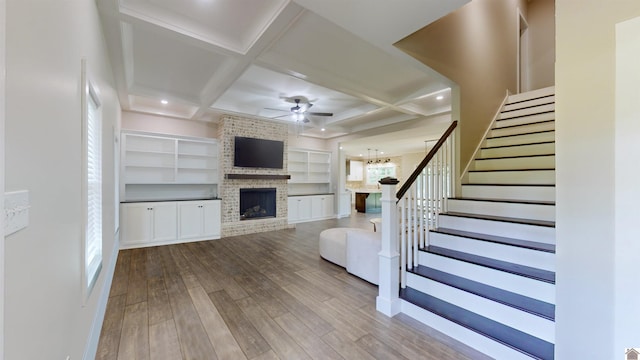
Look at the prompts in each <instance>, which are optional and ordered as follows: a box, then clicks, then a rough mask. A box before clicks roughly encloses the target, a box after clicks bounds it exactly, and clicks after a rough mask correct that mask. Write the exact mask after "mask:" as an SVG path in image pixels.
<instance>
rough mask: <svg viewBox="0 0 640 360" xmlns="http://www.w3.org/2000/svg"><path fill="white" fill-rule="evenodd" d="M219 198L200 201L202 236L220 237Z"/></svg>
mask: <svg viewBox="0 0 640 360" xmlns="http://www.w3.org/2000/svg"><path fill="white" fill-rule="evenodd" d="M220 203H221V201H220V200H212V201H205V202H203V203H202V208H201V210H202V214H203V227H204V230H203V231H204V233H203V234H202V235H203V236H208V237H211V238H220V235H221V224H220V222H221V219H220V217H221V213H220V206H221V204H220Z"/></svg>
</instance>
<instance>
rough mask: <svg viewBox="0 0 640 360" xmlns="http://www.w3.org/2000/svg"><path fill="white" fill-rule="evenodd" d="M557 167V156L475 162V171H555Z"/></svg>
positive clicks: (478, 160) (480, 160)
mask: <svg viewBox="0 0 640 360" xmlns="http://www.w3.org/2000/svg"><path fill="white" fill-rule="evenodd" d="M555 166H556V157H555V155H547V156H530V157H517V158H504V159H477V160H475V161H474V168H475V170H510V169H553V168H555Z"/></svg>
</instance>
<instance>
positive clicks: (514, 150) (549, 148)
mask: <svg viewBox="0 0 640 360" xmlns="http://www.w3.org/2000/svg"><path fill="white" fill-rule="evenodd" d="M555 152H556V144H555V143H554V142H550V143H544V144H531V145H520V146H505V147H494V148H486V149H481V150H480V153H479V154H478V157H483V158H484V157H499V156H524V155H542V154H555Z"/></svg>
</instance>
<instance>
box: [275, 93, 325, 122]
mask: <svg viewBox="0 0 640 360" xmlns="http://www.w3.org/2000/svg"><path fill="white" fill-rule="evenodd" d="M290 99H291V100H293V102H295V106H292V107H291V109H290V110H289V112H290V113H291V114H290V115H291V116H292V117H293V118H294V119H295V120H296V121H302V122H304V123H308V122H310V121H311V120H309V118H308V117H307V115H312V116H333V113H329V112H314V111H309V109H310V108H311V107H312V106H313V104H312V103H311V102H309V101H308V100H306V98H305V97H303V96H296V97H292V98H290ZM301 100H306V101H304V102H303V101H301ZM266 109H268V110H276V111H287V110H282V109H273V108H266ZM284 116H289V115H281V116H276V117H275V118H280V117H284Z"/></svg>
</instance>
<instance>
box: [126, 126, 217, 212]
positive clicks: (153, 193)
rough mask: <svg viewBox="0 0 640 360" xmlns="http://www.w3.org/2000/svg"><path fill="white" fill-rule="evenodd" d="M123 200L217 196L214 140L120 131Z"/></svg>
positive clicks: (215, 145) (215, 143)
mask: <svg viewBox="0 0 640 360" xmlns="http://www.w3.org/2000/svg"><path fill="white" fill-rule="evenodd" d="M121 139H122V142H121V160H120V164H121V169H120V173H121V182H120V183H121V185H120V186H121V188H120V198H121V199H122V200H123V201H155V200H174V199H197V198H211V197H215V196H216V195H217V184H218V181H219V173H218V143H217V141H216V140H215V139H207V138H191V137H180V136H170V135H162V134H151V133H143V132H134V131H123V132H122V136H121Z"/></svg>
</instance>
